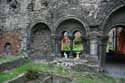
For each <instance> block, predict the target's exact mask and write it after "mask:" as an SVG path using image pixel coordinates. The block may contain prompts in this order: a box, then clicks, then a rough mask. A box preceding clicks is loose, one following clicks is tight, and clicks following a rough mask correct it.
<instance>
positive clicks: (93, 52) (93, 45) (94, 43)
mask: <svg viewBox="0 0 125 83" xmlns="http://www.w3.org/2000/svg"><path fill="white" fill-rule="evenodd" d="M89 40H90V55H89V57H88V59H89V61H90V62H93V63H95V64H97V63H98V37H97V36H91V37H90V39H89Z"/></svg>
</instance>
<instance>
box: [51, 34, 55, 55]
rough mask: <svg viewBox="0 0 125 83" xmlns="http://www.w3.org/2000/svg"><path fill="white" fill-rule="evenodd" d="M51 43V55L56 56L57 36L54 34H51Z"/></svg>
mask: <svg viewBox="0 0 125 83" xmlns="http://www.w3.org/2000/svg"><path fill="white" fill-rule="evenodd" d="M50 43H51V55H52V56H55V55H56V50H55V49H56V36H55V34H54V33H52V34H51V40H50Z"/></svg>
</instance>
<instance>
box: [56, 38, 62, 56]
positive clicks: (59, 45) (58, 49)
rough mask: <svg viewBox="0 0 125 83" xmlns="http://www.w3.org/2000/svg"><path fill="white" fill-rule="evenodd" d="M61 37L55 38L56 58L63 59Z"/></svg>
mask: <svg viewBox="0 0 125 83" xmlns="http://www.w3.org/2000/svg"><path fill="white" fill-rule="evenodd" d="M61 39H62V38H61V36H56V37H55V56H56V57H61Z"/></svg>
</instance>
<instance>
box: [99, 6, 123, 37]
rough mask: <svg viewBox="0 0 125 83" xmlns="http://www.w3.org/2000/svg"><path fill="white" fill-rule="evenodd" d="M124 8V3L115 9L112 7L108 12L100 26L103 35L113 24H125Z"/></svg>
mask: <svg viewBox="0 0 125 83" xmlns="http://www.w3.org/2000/svg"><path fill="white" fill-rule="evenodd" d="M124 9H125V4H123V5H120V6H118V7H116V8H115V9H113V10H112V11H111V12H110V13H109V15H108V16H107V17H106V18H105V19H104V21H103V24H102V26H101V28H102V30H103V34H104V35H106V34H107V33H108V31H109V30H110V29H111V28H112V27H113V26H117V25H124V24H125V19H124V18H125V17H124V15H125V10H124Z"/></svg>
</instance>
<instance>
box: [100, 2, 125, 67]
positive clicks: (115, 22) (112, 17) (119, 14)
mask: <svg viewBox="0 0 125 83" xmlns="http://www.w3.org/2000/svg"><path fill="white" fill-rule="evenodd" d="M124 9H125V4H123V5H120V6H118V7H116V8H115V9H114V10H112V11H111V13H109V15H108V16H107V17H106V18H105V20H104V22H103V24H102V27H101V28H102V30H103V37H102V41H101V42H102V44H103V46H102V50H101V54H100V56H101V66H102V67H103V66H104V64H105V58H106V46H107V42H108V33H109V32H110V30H111V29H113V28H114V27H116V26H123V25H125V10H124Z"/></svg>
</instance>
